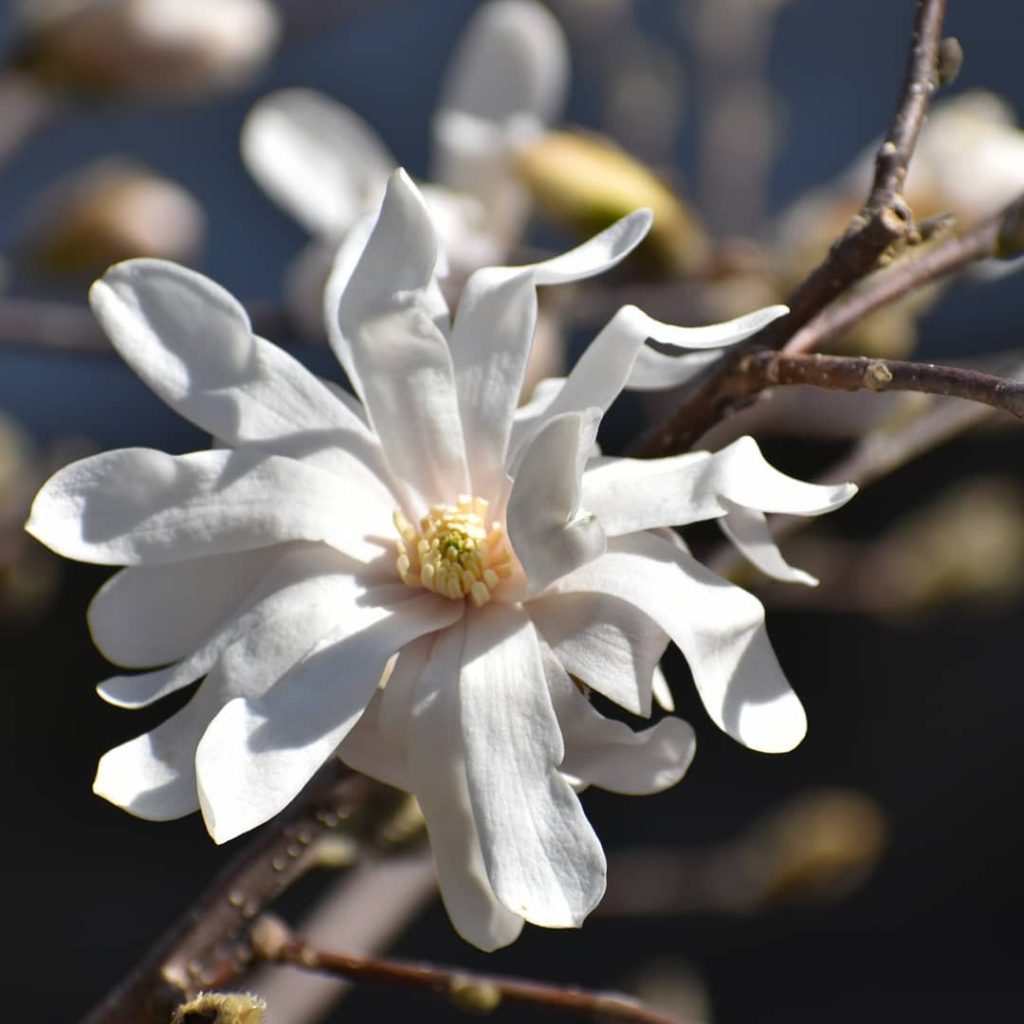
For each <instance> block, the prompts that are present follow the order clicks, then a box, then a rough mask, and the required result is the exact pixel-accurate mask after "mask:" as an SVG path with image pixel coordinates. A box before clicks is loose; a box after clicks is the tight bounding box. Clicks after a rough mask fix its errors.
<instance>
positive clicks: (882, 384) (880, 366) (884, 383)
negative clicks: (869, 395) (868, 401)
mask: <svg viewBox="0 0 1024 1024" xmlns="http://www.w3.org/2000/svg"><path fill="white" fill-rule="evenodd" d="M892 381H893V375H892V370H890V369H889V367H888V366H886V365H885V363H883V362H882V361H881V360H880V359H871V360H869V361H868V365H867V366H866V367H865V368H864V383H865V384H866V385H867V386H868V388H869V389H870V390H871V391H885V389H886V388H887V387H888V386H889V385H890V384H891V383H892Z"/></svg>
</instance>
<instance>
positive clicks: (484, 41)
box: [438, 0, 569, 123]
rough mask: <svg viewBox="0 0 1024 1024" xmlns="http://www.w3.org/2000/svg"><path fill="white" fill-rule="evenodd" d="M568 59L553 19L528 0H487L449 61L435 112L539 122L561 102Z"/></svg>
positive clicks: (551, 114) (553, 114) (550, 116)
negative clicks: (528, 118)
mask: <svg viewBox="0 0 1024 1024" xmlns="http://www.w3.org/2000/svg"><path fill="white" fill-rule="evenodd" d="M568 79H569V55H568V48H567V46H566V42H565V36H564V35H563V33H562V30H561V27H560V26H559V24H558V22H557V21H556V20H555V18H554V17H553V16H552V15H551V13H550V12H549V11H547V10H546V9H545V8H544V6H543V5H542V4H539V3H535V2H533V0H496V2H495V0H492V2H490V3H486V4H484V5H482V6H481V8H480V10H479V12H478V13H477V14H476V15H475V16H474V17H473V18H472V20H471V21H470V22H469V24H468V25H467V27H466V29H465V31H464V33H463V35H462V38H461V39H460V41H459V46H458V48H457V49H456V51H455V53H454V55H453V56H452V57H451V59H450V61H449V64H448V70H447V73H446V75H445V80H444V84H443V86H442V89H441V98H440V101H439V103H438V106H439V109H440V112H441V113H442V114H443V113H444V112H445V111H447V110H458V111H462V112H463V113H467V114H473V115H475V116H477V117H481V118H484V119H485V120H489V121H504V120H506V119H508V118H510V117H515V116H516V115H524V114H526V115H532V116H533V117H535V118H537V119H538V120H539V121H541V122H543V123H547V122H550V121H551V120H552V119H553V118H554V117H556V116H558V114H559V112H560V111H561V108H562V106H563V104H564V102H565V94H566V90H567V88H568Z"/></svg>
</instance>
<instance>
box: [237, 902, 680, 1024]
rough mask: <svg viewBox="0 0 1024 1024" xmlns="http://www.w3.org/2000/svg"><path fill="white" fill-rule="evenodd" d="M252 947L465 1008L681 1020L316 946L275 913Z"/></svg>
mask: <svg viewBox="0 0 1024 1024" xmlns="http://www.w3.org/2000/svg"><path fill="white" fill-rule="evenodd" d="M252 938H253V950H254V952H255V953H256V955H257V957H259V958H260V959H262V960H264V961H265V962H267V963H275V964H290V965H291V966H293V967H301V968H305V969H306V970H311V971H322V972H325V973H327V974H332V975H337V976H339V977H342V978H347V979H348V980H350V981H357V982H370V983H376V984H385V985H399V986H403V987H406V988H416V989H420V990H422V991H427V992H433V993H434V994H435V995H439V996H444V997H446V998H449V999H451V1000H452V1001H454V1002H455V1003H456V1004H457V1005H459V1006H461V1007H463V1009H467V1010H471V1011H475V1012H478V1013H479V1012H488V1011H490V1010H493V1009H495V1008H496V1007H497V1006H498V1005H499V1004H500V1003H502V1002H510V1003H523V1004H525V1005H527V1006H542V1007H546V1008H547V1009H550V1010H558V1011H561V1012H563V1013H573V1014H587V1015H590V1016H600V1017H603V1018H605V1019H606V1020H618V1021H627V1022H632V1024H682V1022H681V1021H680V1020H679V1019H678V1018H676V1017H672V1016H670V1015H668V1014H666V1013H662V1012H661V1011H659V1010H655V1009H653V1008H652V1007H649V1006H645V1005H644V1004H643V1003H641V1002H639V1001H637V1000H635V999H630V998H629V997H628V996H623V995H618V994H616V993H611V992H591V991H588V990H586V989H581V988H575V987H563V986H560V985H550V984H544V983H543V982H538V981H525V980H520V979H517V978H505V977H500V976H497V975H488V974H475V973H470V972H468V971H463V970H461V969H459V968H456V967H439V966H436V965H434V964H422V963H410V962H408V961H402V960H390V959H383V958H375V957H361V956H351V955H348V954H345V953H333V952H328V951H325V950H321V949H316V948H314V947H312V946H309V945H306V944H305V943H303V942H300V941H299V940H298V939H296V938H295V937H294V936H293V935H292V934H291V932H290V931H289V930H288V929H287V928H286V927H285V925H284V924H282V923H281V922H280V921H278V920H277V919H275V918H272V917H264V918H263V919H261V920H260V921H258V922H257V923H256V925H255V927H254V928H253V935H252Z"/></svg>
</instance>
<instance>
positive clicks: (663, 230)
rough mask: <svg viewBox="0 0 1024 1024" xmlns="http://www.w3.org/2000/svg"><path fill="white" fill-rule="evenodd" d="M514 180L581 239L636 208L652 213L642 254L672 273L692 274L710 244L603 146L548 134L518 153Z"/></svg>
mask: <svg viewBox="0 0 1024 1024" xmlns="http://www.w3.org/2000/svg"><path fill="white" fill-rule="evenodd" d="M517 165H518V170H519V173H520V175H521V176H522V178H523V180H524V181H525V182H526V184H527V186H528V187H529V188H530V190H531V191H532V192H533V194H534V197H535V198H536V200H537V202H538V204H539V205H540V206H541V207H542V209H544V211H545V212H546V213H547V214H548V215H549V216H550V217H551V218H552V219H553V220H556V221H558V222H560V223H562V224H565V225H567V226H568V227H571V228H573V229H574V230H577V231H580V232H586V233H589V232H593V231H597V230H599V229H601V228H605V227H607V226H608V225H609V224H611V223H612V222H613V221H615V220H617V219H618V218H619V217H623V216H625V215H626V214H627V213H629V212H630V211H632V210H635V209H637V208H638V207H643V206H646V207H649V208H650V209H651V210H652V212H653V213H654V224H653V226H652V228H651V233H650V235H649V236H648V238H647V241H645V242H644V245H643V247H642V248H641V250H640V251H641V252H642V251H644V249H646V251H647V253H648V255H649V256H650V257H651V258H652V259H653V260H654V261H655V262H656V263H657V264H658V265H659V266H660V267H661V268H662V269H664V270H667V271H669V272H671V273H675V274H692V273H695V272H698V271H699V270H700V269H701V268H702V267H703V266H704V265H705V263H706V261H707V258H708V241H707V237H706V235H705V234H704V230H703V228H702V227H701V225H700V224H699V222H698V221H697V218H696V215H695V214H694V213H693V211H691V210H690V208H689V207H688V206H687V205H686V204H685V203H684V202H683V200H682V199H680V198H679V196H677V195H676V194H675V193H674V192H673V191H672V190H671V189H670V188H668V186H666V185H665V184H664V183H663V182H661V181H660V180H659V179H658V178H657V176H656V175H655V174H654V173H653V172H652V171H650V170H649V169H648V168H646V167H644V165H643V164H641V163H639V162H638V161H636V160H634V159H633V158H632V157H631V156H630V155H629V154H628V153H626V152H625V151H624V150H622V149H619V147H618V146H616V145H615V144H614V143H613V142H611V141H609V140H608V139H604V138H601V137H599V136H595V135H583V134H580V133H578V132H548V133H547V134H545V135H542V136H541V137H540V138H538V139H537V141H536V142H533V143H528V144H526V145H524V146H523V147H522V149H521V150H520V151H519V153H518V156H517Z"/></svg>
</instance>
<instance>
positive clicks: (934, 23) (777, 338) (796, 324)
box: [633, 0, 946, 457]
mask: <svg viewBox="0 0 1024 1024" xmlns="http://www.w3.org/2000/svg"><path fill="white" fill-rule="evenodd" d="M945 13H946V3H945V0H917V14H916V17H915V20H914V30H913V36H912V40H911V47H910V55H909V57H908V60H907V71H906V75H905V77H904V82H903V88H902V92H901V95H900V101H899V103H898V105H897V109H896V114H895V116H894V117H893V120H892V124H891V125H890V127H889V130H888V132H887V133H886V136H885V140H884V141H883V143H882V145H881V146H880V147H879V150H878V153H877V156H876V158H875V175H874V180H873V182H872V186H871V191H870V193H869V195H868V198H867V202H866V204H865V206H864V209H863V210H862V211H861V212H860V213H859V214H858V215H857V216H856V217H855V218H854V220H853V222H852V224H851V225H850V227H849V229H848V230H847V231H846V233H845V234H844V235H843V236H842V237H841V238H840V239H839V240H838V241H837V242H836V243H835V244H834V245H833V246H832V249H831V250H830V251H829V254H828V256H826V257H825V260H824V262H823V263H821V264H820V265H819V266H818V267H817V268H816V269H815V270H814V271H813V272H812V273H811V275H810V276H809V277H808V278H807V279H806V280H805V281H804V282H803V284H801V285H800V287H799V288H797V290H796V291H795V292H794V293H793V294H792V295H791V296H790V297H789V298H788V299H787V305H788V306H789V309H790V312H789V314H788V315H787V316H784V317H781V318H780V319H779V320H776V321H775V322H774V323H771V324H769V325H768V326H767V327H766V328H765V329H764V330H763V331H761V332H759V333H758V334H756V335H754V337H752V338H750V339H749V340H748V341H746V342H744V343H743V344H741V345H737V346H736V347H735V348H734V349H732V350H730V351H729V352H728V353H727V354H725V355H724V356H723V358H722V360H721V362H720V363H719V364H718V366H717V367H716V369H715V370H714V371H713V372H712V373H711V375H710V376H709V377H708V378H707V379H706V380H705V381H704V382H703V384H702V385H701V386H700V387H699V389H698V390H697V392H696V393H695V394H693V395H691V396H690V397H689V399H688V401H687V402H686V404H685V406H683V407H682V408H680V409H679V410H677V411H676V413H675V414H674V415H673V416H671V417H670V418H669V420H668V421H667V422H666V423H664V424H662V425H660V426H658V427H656V428H655V429H653V430H651V431H648V432H647V434H645V435H644V436H643V437H641V438H640V439H639V440H638V442H637V444H636V445H635V446H634V449H633V450H634V452H635V453H636V454H639V455H642V456H646V457H651V456H655V455H666V454H671V453H672V452H678V451H685V450H686V449H688V448H690V447H691V446H692V445H693V444H694V443H695V442H696V441H697V439H698V438H699V437H700V436H701V435H702V434H703V433H704V432H705V431H706V430H707V429H708V428H709V427H711V426H713V425H714V424H715V423H717V422H718V421H719V420H720V419H722V418H723V416H725V415H726V414H727V413H728V411H729V409H730V408H732V407H733V406H734V405H735V404H736V402H737V400H739V399H742V398H744V397H748V396H745V395H744V392H743V390H742V389H741V391H740V392H739V394H737V393H736V391H735V388H734V381H735V374H734V372H733V371H734V369H735V366H736V364H737V363H738V362H739V361H740V360H741V359H743V358H744V357H745V356H746V355H748V354H749V353H750V352H751V351H755V350H757V349H765V348H768V349H781V348H782V347H783V346H784V345H785V344H786V342H787V341H789V339H790V338H791V337H792V336H793V335H794V334H795V333H796V332H797V331H798V330H799V329H800V328H801V327H803V326H804V324H806V323H808V322H809V321H810V320H811V319H812V318H813V317H814V316H816V315H817V314H818V313H819V312H820V311H821V310H822V309H824V308H825V307H826V306H827V305H828V304H829V303H831V302H832V301H833V300H834V299H836V298H837V297H838V296H840V295H841V294H843V293H844V292H845V291H847V290H848V289H849V288H850V287H852V286H853V285H854V284H855V283H856V282H857V281H859V280H861V279H862V278H863V277H865V276H866V275H868V274H869V273H871V272H872V271H873V270H875V269H876V267H877V266H878V261H879V259H880V258H881V257H882V255H883V254H884V253H885V252H886V250H887V249H889V248H890V247H891V246H892V245H893V243H895V242H897V241H899V240H900V239H902V238H905V237H906V236H907V234H908V233H909V231H910V229H911V226H912V218H911V215H910V211H909V210H908V209H907V207H906V204H905V203H904V201H903V198H902V196H900V195H899V188H900V186H901V185H902V183H903V180H904V178H905V177H906V172H907V166H908V164H909V162H910V158H911V156H912V155H913V150H914V145H915V144H916V142H917V136H918V134H919V132H920V130H921V125H922V123H923V122H924V117H925V114H926V113H927V110H928V104H929V102H930V100H931V96H932V93H933V92H934V91H935V89H936V88H937V86H938V77H939V75H938V73H939V55H940V49H941V42H942V39H941V33H942V22H943V19H944V17H945ZM730 378H732V379H730Z"/></svg>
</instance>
